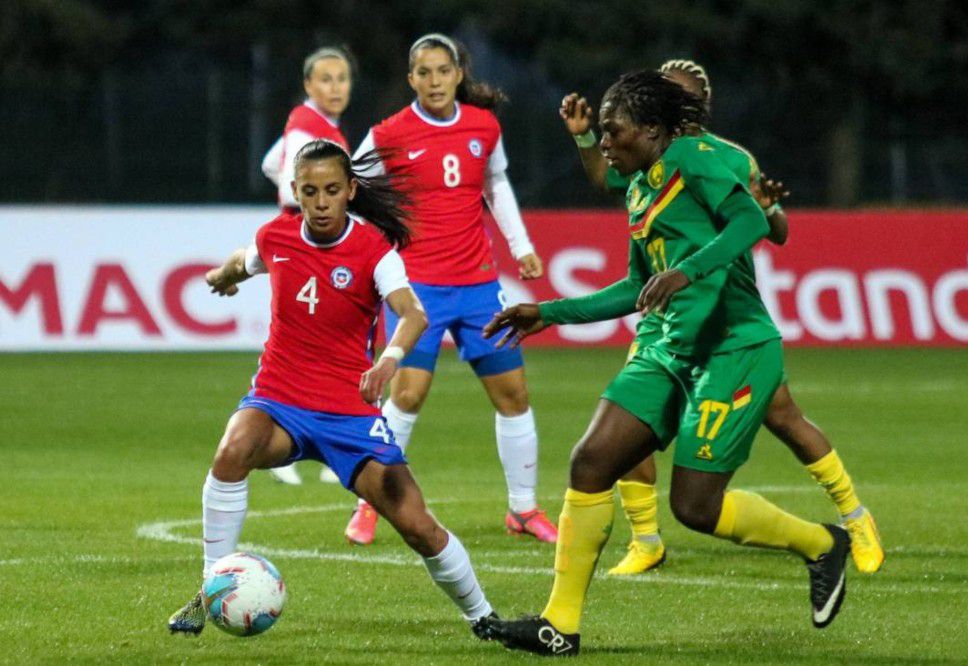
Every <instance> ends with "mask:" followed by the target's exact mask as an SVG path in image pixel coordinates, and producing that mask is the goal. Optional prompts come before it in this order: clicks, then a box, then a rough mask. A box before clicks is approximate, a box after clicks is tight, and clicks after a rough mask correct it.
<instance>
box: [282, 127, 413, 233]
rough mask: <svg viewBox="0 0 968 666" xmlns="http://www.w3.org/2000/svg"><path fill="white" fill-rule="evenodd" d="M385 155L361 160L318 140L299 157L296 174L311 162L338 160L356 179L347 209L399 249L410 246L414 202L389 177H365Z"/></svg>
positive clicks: (374, 154) (376, 153) (369, 154)
mask: <svg viewBox="0 0 968 666" xmlns="http://www.w3.org/2000/svg"><path fill="white" fill-rule="evenodd" d="M383 157H384V155H383V154H381V153H380V152H379V151H377V150H371V151H369V152H367V153H364V154H362V155H360V156H358V157H357V158H356V159H353V158H351V157H350V154H349V153H348V152H346V150H345V149H344V148H343V146H341V145H339V144H338V143H335V142H333V141H329V140H328V139H317V140H315V141H310V142H309V143H307V144H306V145H305V146H303V147H302V148H300V149H299V152H298V153H296V160H295V171H296V172H297V173H298V171H299V168H300V167H301V166H302V165H303V164H305V163H306V162H310V161H318V160H325V159H330V158H336V160H338V161H339V163H340V166H341V167H343V172H344V173H345V174H346V178H347V180H349V179H351V178H355V179H356V196H355V197H353V199H352V200H351V201H350V202H349V204H348V205H347V206H346V210H347V211H349V212H350V213H353V214H354V215H359V216H360V217H362V218H363V219H365V220H366V221H367V222H369V223H370V224H372V225H373V226H375V227H376V228H377V229H379V230H380V231H381V232H383V235H384V236H385V237H386V239H387V240H388V241H390V243H392V244H393V245H395V246H396V247H397V248H399V249H403V248H405V247H407V246H408V245H409V244H410V241H411V232H410V227H409V226H407V218H408V215H407V212H406V207H407V206H409V205H410V203H411V202H410V199H409V197H407V195H406V194H404V193H403V192H401V191H400V190H398V189H396V187H394V183H393V178H391V177H390V176H387V175H379V176H375V175H365V174H367V173H368V172H369V171H370V170H371V169H372V168H373V167H374V166H376V164H377V163H378V162H380V161H381V160H382V159H383Z"/></svg>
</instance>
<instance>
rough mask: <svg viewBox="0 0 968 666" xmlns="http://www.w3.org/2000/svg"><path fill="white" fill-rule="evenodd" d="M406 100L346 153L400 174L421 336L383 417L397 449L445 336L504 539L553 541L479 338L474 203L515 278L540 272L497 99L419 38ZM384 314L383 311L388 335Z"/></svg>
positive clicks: (516, 374) (458, 59)
mask: <svg viewBox="0 0 968 666" xmlns="http://www.w3.org/2000/svg"><path fill="white" fill-rule="evenodd" d="M407 79H408V81H409V82H410V87H411V88H413V90H414V92H415V93H416V96H417V98H416V99H415V100H414V102H413V103H412V104H410V105H409V106H407V107H406V108H404V109H403V110H402V111H400V112H399V113H397V114H395V115H393V116H391V117H390V118H387V119H386V120H384V121H383V122H381V123H380V124H379V125H376V126H375V127H373V128H372V129H371V130H370V132H369V133H368V134H367V136H366V138H365V139H364V140H363V143H362V145H361V146H360V147H359V149H358V154H359V152H366V151H369V150H372V149H374V148H375V149H377V150H379V151H380V152H381V154H382V155H384V159H383V161H382V162H381V164H380V165H379V172H380V173H383V172H385V173H389V174H391V175H394V176H401V177H402V178H403V183H404V185H405V187H406V188H407V191H408V194H409V195H410V197H411V199H412V201H413V205H412V208H411V219H412V220H414V239H413V243H412V244H411V245H410V246H409V247H408V248H407V249H406V250H405V251H404V252H403V253H402V256H403V260H404V263H405V264H406V266H407V272H408V274H409V275H410V277H411V279H412V280H413V281H414V282H413V287H414V290H415V291H416V292H417V295H418V296H419V297H420V300H421V302H422V303H423V304H424V307H426V308H427V316H428V318H429V319H430V328H429V329H428V331H427V332H426V333H424V335H423V336H422V337H421V338H420V340H419V341H418V342H417V344H416V346H415V347H414V349H413V351H411V352H410V353H409V354H408V355H407V357H406V358H405V359H403V362H402V364H401V368H400V372H398V373H397V375H396V376H395V377H394V379H393V382H392V383H391V384H390V400H388V401H387V403H386V405H385V406H384V408H383V415H384V416H385V417H386V419H387V422H388V423H389V424H390V429H391V430H393V433H394V435H395V436H396V438H397V443H398V444H400V446H402V447H404V448H405V447H406V445H407V443H408V442H409V441H410V433H411V431H412V429H413V426H414V423H415V422H416V420H417V414H418V413H419V412H420V408H421V406H422V405H423V402H424V400H425V399H426V397H427V393H428V392H429V391H430V385H431V382H432V381H433V376H434V368H435V366H436V363H437V355H438V353H439V351H440V344H441V339H442V337H443V335H444V333H445V332H446V331H450V333H451V335H452V336H453V338H454V341H455V342H456V343H457V347H458V349H459V350H460V358H461V359H462V360H464V361H467V362H469V363H470V364H471V367H472V368H473V369H474V372H475V373H476V374H477V376H478V377H479V378H480V380H481V383H482V384H483V385H484V390H485V391H486V392H487V395H488V397H489V398H490V399H491V402H492V404H493V405H494V408H495V409H496V410H497V414H496V415H495V431H496V436H497V449H498V454H499V456H500V459H501V464H502V465H503V466H504V475H505V478H506V480H507V487H508V503H509V505H510V507H509V511H508V513H507V514H506V516H505V525H506V527H507V529H508V530H509V531H511V532H515V533H519V534H530V535H532V536H534V537H536V538H538V539H539V540H541V541H548V542H554V541H555V538H556V536H557V533H556V530H555V527H554V525H553V524H552V523H551V522H550V521H549V520H548V519H547V517H546V516H545V513H544V512H543V511H541V510H540V508H539V507H538V504H537V501H536V499H535V486H536V485H537V478H538V475H537V464H538V436H537V432H536V430H535V424H534V415H533V414H532V412H531V407H530V403H529V400H528V390H527V385H526V383H525V376H524V366H523V363H524V361H523V359H522V356H521V353H520V351H519V350H500V349H497V348H496V347H495V346H494V343H493V342H492V341H488V340H485V339H484V338H483V337H482V335H481V330H482V329H483V327H484V325H485V324H486V323H487V322H488V321H489V320H490V318H491V315H493V314H494V312H497V311H498V310H500V309H501V308H502V307H503V305H504V303H503V299H504V294H503V293H502V291H501V286H500V284H499V283H498V280H497V269H496V267H495V265H494V257H493V255H492V254H491V247H490V241H489V239H488V237H487V234H486V232H485V230H484V221H483V215H484V208H483V204H482V201H481V200H482V198H483V199H484V200H486V201H487V205H488V208H490V210H491V213H492V214H493V215H494V218H495V220H496V221H497V224H498V227H500V229H501V231H502V233H503V234H504V236H505V238H506V239H507V241H508V244H509V245H510V248H511V253H512V254H513V255H514V257H515V258H516V259H517V260H518V263H519V274H520V276H521V277H522V278H524V279H526V280H527V279H533V278H537V277H540V276H541V274H542V265H541V260H540V259H539V258H538V255H537V254H535V252H534V248H533V246H532V245H531V242H530V240H529V239H528V234H527V231H526V229H525V227H524V223H523V221H522V220H521V214H520V212H519V211H518V204H517V201H516V200H515V198H514V191H513V190H512V189H511V184H510V182H509V181H508V178H507V175H506V174H505V170H506V168H507V156H506V155H505V153H504V145H503V142H502V141H501V127H500V125H499V124H498V121H497V118H495V116H494V114H493V113H492V111H491V110H492V109H493V108H494V107H495V106H496V105H497V104H498V102H499V101H501V100H502V99H503V95H502V93H501V92H500V91H498V90H495V89H493V88H491V87H490V86H487V85H485V84H483V83H478V82H476V81H474V80H473V79H472V78H471V73H470V62H469V60H468V57H467V53H466V50H465V49H463V48H462V47H459V46H458V45H457V44H456V43H455V42H454V41H453V40H451V39H450V38H449V37H447V36H445V35H440V34H429V35H424V36H423V37H420V38H419V39H418V40H417V41H416V42H414V44H413V46H411V47H410V72H409V74H408V76H407ZM395 325H396V316H395V315H394V314H393V312H392V311H388V312H387V317H386V326H387V330H388V331H392V330H393V327H394V326H395ZM375 527H376V513H375V512H374V511H373V510H372V508H371V507H369V506H367V505H366V504H365V503H362V502H361V503H360V505H359V506H358V507H357V510H356V511H355V512H354V514H353V517H352V519H351V520H350V523H349V525H348V526H347V528H346V536H347V538H348V539H349V540H350V541H351V542H352V543H357V544H368V543H370V542H372V540H373V534H374V530H375Z"/></svg>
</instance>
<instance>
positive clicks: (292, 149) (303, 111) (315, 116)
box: [278, 100, 350, 208]
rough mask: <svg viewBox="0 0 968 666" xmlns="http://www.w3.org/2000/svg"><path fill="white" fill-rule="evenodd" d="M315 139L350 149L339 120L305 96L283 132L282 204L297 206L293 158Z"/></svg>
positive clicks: (280, 168) (280, 181) (280, 162)
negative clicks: (321, 109) (293, 192)
mask: <svg viewBox="0 0 968 666" xmlns="http://www.w3.org/2000/svg"><path fill="white" fill-rule="evenodd" d="M315 139H328V140H329V141H333V142H335V143H338V144H339V145H341V146H343V148H344V150H346V151H347V152H349V149H350V148H349V144H348V143H347V142H346V137H344V136H343V133H342V132H340V130H339V125H337V123H336V121H335V120H332V119H331V118H329V117H328V116H327V115H326V114H325V113H323V112H322V111H320V110H319V107H317V106H316V105H315V104H313V102H312V101H311V100H306V101H305V102H303V103H302V104H300V105H299V106H297V107H296V108H294V109H293V110H292V111H290V112H289V119H288V120H286V128H285V129H284V130H283V132H282V152H281V154H280V157H279V164H278V173H279V174H280V176H279V183H278V199H279V205H280V206H285V207H290V208H295V207H298V204H297V202H296V199H295V198H294V197H293V195H292V185H291V183H292V179H293V166H294V160H295V159H296V153H298V152H299V149H300V148H302V147H303V146H305V145H306V144H307V143H309V142H310V141H313V140H315Z"/></svg>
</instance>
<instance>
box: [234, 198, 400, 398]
mask: <svg viewBox="0 0 968 666" xmlns="http://www.w3.org/2000/svg"><path fill="white" fill-rule="evenodd" d="M256 246H257V247H258V250H259V256H260V257H262V260H263V262H264V263H265V264H266V267H267V268H268V271H269V279H270V282H271V285H272V321H271V322H270V324H269V339H268V340H267V341H266V345H265V351H264V352H263V355H262V359H261V361H260V369H259V372H258V374H257V375H256V377H255V378H254V380H253V388H254V390H255V395H258V396H262V397H266V398H270V399H273V400H278V401H280V402H284V403H286V404H289V405H293V406H296V407H300V408H302V409H311V410H315V411H322V412H330V413H335V414H349V415H370V414H378V413H379V410H377V409H376V408H375V407H373V406H372V405H368V404H366V403H365V402H363V399H362V397H361V396H360V393H359V381H360V375H361V374H362V373H363V372H365V371H366V370H368V369H369V368H370V366H371V363H372V361H371V358H370V355H369V351H370V348H371V342H372V337H373V330H374V321H375V319H376V316H377V314H378V312H379V307H380V303H381V299H380V296H379V294H378V293H377V289H376V284H375V280H374V277H373V271H374V269H375V267H376V265H377V263H379V261H380V259H382V258H383V257H384V255H386V253H387V252H389V251H390V249H391V247H390V244H389V242H387V240H386V238H385V237H384V236H383V234H382V233H381V232H380V231H379V230H378V229H376V228H375V227H373V226H372V225H369V224H366V223H365V222H363V221H362V220H359V219H355V218H350V221H349V223H348V224H347V228H346V230H345V231H344V233H343V235H342V236H341V237H340V238H339V239H337V240H336V241H334V242H332V243H325V244H323V243H315V242H313V241H312V239H311V238H309V236H308V234H307V232H306V231H305V230H304V229H303V224H302V216H301V215H288V214H283V215H280V216H279V217H277V218H276V219H275V220H273V221H272V222H270V223H269V224H267V225H265V226H264V227H262V228H261V229H260V230H259V232H258V233H257V234H256Z"/></svg>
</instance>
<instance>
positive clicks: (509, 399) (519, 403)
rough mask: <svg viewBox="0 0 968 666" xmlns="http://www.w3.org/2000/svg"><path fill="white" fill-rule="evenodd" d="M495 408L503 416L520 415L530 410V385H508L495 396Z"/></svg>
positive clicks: (522, 383)
mask: <svg viewBox="0 0 968 666" xmlns="http://www.w3.org/2000/svg"><path fill="white" fill-rule="evenodd" d="M494 403H495V408H496V409H497V411H498V413H499V414H500V415H501V416H520V415H521V414H524V413H525V412H526V411H528V408H529V407H530V406H531V401H530V399H529V398H528V387H527V386H526V385H525V384H524V382H521V384H519V385H516V386H513V387H508V388H506V389H504V390H502V391H501V392H500V393H499V394H498V395H496V396H495V400H494Z"/></svg>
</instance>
